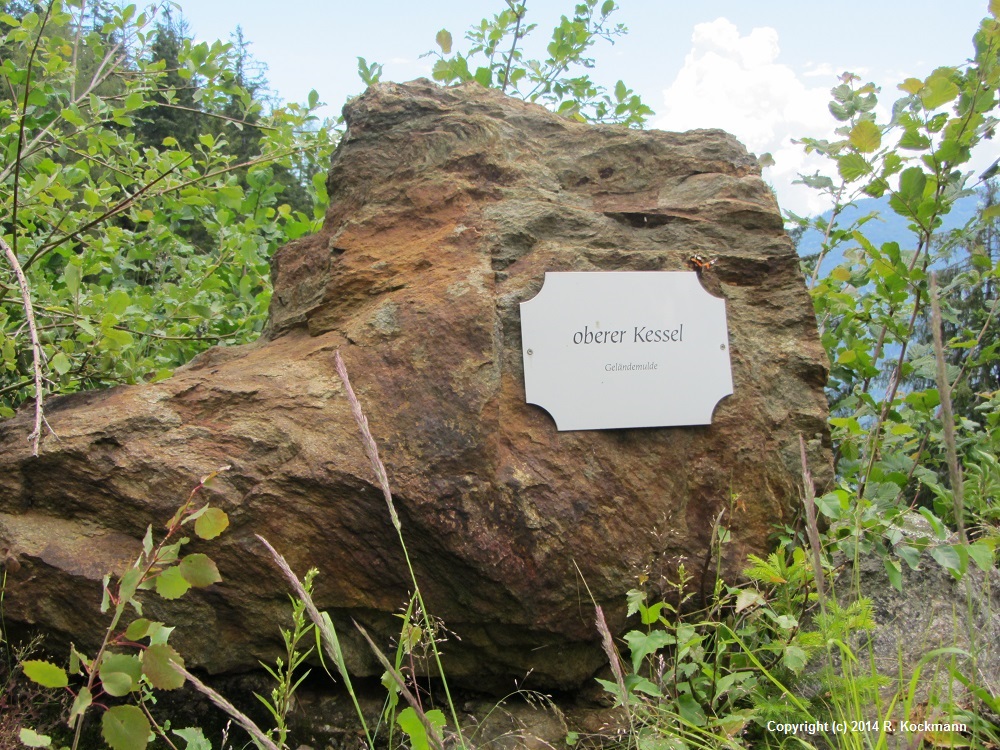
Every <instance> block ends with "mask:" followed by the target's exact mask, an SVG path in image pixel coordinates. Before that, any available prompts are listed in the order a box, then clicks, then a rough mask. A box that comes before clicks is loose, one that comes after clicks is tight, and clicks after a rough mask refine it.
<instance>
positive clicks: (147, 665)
mask: <svg viewBox="0 0 1000 750" xmlns="http://www.w3.org/2000/svg"><path fill="white" fill-rule="evenodd" d="M226 469H228V467H224V468H222V469H219V471H225V470H226ZM217 474H218V472H212V473H210V474H208V475H207V476H205V477H203V478H202V480H201V482H200V483H199V484H198V485H197V486H196V487H195V488H194V489H193V490H192V491H191V494H190V495H188V498H187V500H186V501H185V502H184V504H183V505H181V507H180V508H178V510H177V512H176V513H175V514H174V516H173V518H171V519H170V521H169V522H168V523H167V525H166V533H165V534H164V536H163V538H162V539H161V540H160V541H159V542H158V543H154V538H153V527H152V526H149V527H148V528H147V529H146V535H145V537H143V540H142V552H141V554H140V555H139V556H138V557H137V558H136V560H135V561H134V562H133V563H132V564H131V565H130V566H129V568H128V569H127V570H126V571H125V572H124V573H123V574H122V575H121V576H120V577H119V578H118V579H117V580H114V581H112V577H111V576H110V575H107V576H105V577H104V597H103V599H102V602H101V612H102V613H105V614H106V613H108V612H111V619H110V621H109V623H108V627H107V630H106V631H105V634H104V640H103V642H102V643H101V645H100V647H99V648H98V650H97V652H96V653H95V654H94V656H93V657H88V656H87V655H86V654H84V653H82V652H80V651H79V650H78V649H77V648H76V646H71V647H70V654H69V659H68V666H67V667H63V666H60V665H59V664H55V663H53V662H50V661H46V660H42V659H26V660H24V661H22V662H21V668H22V670H23V671H24V675H25V677H27V678H28V679H29V680H31V681H33V682H35V683H37V684H38V685H40V686H41V687H43V688H50V689H54V690H63V691H68V692H69V694H70V695H71V696H72V706H71V708H70V711H69V717H68V722H67V723H68V724H69V728H70V729H71V730H73V732H74V734H73V739H72V743H71V748H72V750H76V748H77V747H79V746H80V741H81V736H82V731H83V726H84V722H85V719H86V717H87V715H88V714H89V713H90V712H91V711H92V710H95V709H96V710H99V711H100V712H101V736H102V738H103V739H104V741H105V743H106V744H107V746H108V747H109V748H111V749H112V750H141V749H142V748H145V747H146V746H147V745H148V744H149V742H150V741H151V739H152V737H153V733H154V732H155V734H156V735H159V736H161V737H164V738H167V731H166V729H165V728H164V727H163V726H161V725H160V724H158V723H157V722H156V720H155V719H154V718H153V715H152V713H151V711H150V705H152V704H155V702H156V700H155V691H157V690H176V689H177V688H179V687H181V686H182V685H183V684H184V677H183V676H182V675H180V674H179V673H178V672H177V671H176V670H175V668H174V667H175V666H181V667H183V666H184V661H183V659H182V658H181V656H180V654H178V653H177V652H176V651H175V650H174V648H173V647H172V646H171V645H170V644H169V643H168V640H169V638H170V635H171V633H172V632H173V630H174V628H172V627H169V626H167V625H166V624H164V623H162V622H154V621H151V620H149V619H147V618H145V617H143V605H142V600H141V598H140V597H141V594H140V592H143V591H149V590H155V591H156V593H157V594H158V595H159V596H160V597H161V598H163V599H177V598H179V597H181V596H184V594H186V593H187V592H188V591H189V590H190V589H191V588H203V587H206V586H211V585H212V584H215V583H218V582H219V581H220V580H221V577H220V575H219V570H218V568H217V567H216V565H215V563H214V562H213V561H212V559H211V558H210V557H208V556H207V555H205V554H203V553H200V552H195V553H192V554H188V555H182V554H181V550H182V548H183V547H184V546H185V545H187V544H188V543H189V542H190V541H191V540H190V538H189V537H185V536H180V534H181V533H182V532H183V531H184V528H183V527H184V526H187V525H189V524H190V525H191V527H192V528H193V529H194V532H195V535H196V536H198V537H200V538H201V539H214V538H215V537H217V536H218V535H219V534H221V533H222V532H223V531H225V529H226V527H227V526H228V525H229V518H228V517H227V516H226V514H225V512H224V511H222V510H220V509H218V508H213V507H212V506H210V505H208V504H205V505H203V506H201V507H200V508H199V507H197V506H196V502H195V500H196V497H197V495H198V493H199V492H200V491H201V490H202V489H203V488H204V487H205V486H206V485H207V484H208V483H209V482H211V480H212V479H214V478H215V476H216V475H217ZM126 614H134V615H135V617H133V618H131V621H130V622H129V623H128V625H127V626H125V627H122V620H123V618H125V616H126ZM142 641H146V643H142ZM116 698H126V699H127V700H128V701H130V702H128V703H117V704H116V705H107V704H109V703H114V702H115V701H114V699H116ZM173 733H174V734H175V735H177V736H181V737H184V736H185V733H186V734H187V735H188V740H189V742H188V747H189V748H197V747H199V745H198V744H197V741H195V743H194V744H192V741H191V737H196V736H197V738H198V739H199V740H201V741H204V737H203V736H201V732H200V730H197V729H188V730H180V731H177V730H174V732H173ZM21 741H22V742H24V743H25V744H27V745H28V746H29V747H50V746H52V738H50V737H48V736H45V735H41V734H38V733H36V732H35V731H34V730H33V729H31V728H29V727H24V728H22V730H21ZM167 741H168V742H169V739H167Z"/></svg>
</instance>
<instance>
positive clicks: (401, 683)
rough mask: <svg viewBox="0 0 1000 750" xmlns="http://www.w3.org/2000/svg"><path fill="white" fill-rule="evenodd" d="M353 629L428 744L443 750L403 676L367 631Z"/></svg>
mask: <svg viewBox="0 0 1000 750" xmlns="http://www.w3.org/2000/svg"><path fill="white" fill-rule="evenodd" d="M354 627H356V628H357V629H358V632H360V633H361V637H362V638H364V639H365V642H366V643H367V644H368V647H369V648H370V649H371V650H372V653H373V654H375V658H376V659H378V661H379V664H381V665H382V668H383V669H385V671H386V672H388V673H389V676H390V677H391V678H392V681H393V682H395V683H396V687H398V688H399V692H400V693H402V694H403V697H404V698H405V699H406V702H407V703H409V704H410V707H411V708H412V709H413V712H414V713H415V714H416V715H417V718H418V719H420V723H421V724H423V725H424V731H425V732H426V733H427V739H428V741H429V742H430V744H431V745H433V746H434V747H435V748H437V750H444V743H442V742H441V737H440V736H439V735H438V730H437V728H436V727H435V726H434V725H433V724H431V721H430V719H428V718H427V714H425V713H424V710H423V708H422V707H421V705H420V701H419V700H418V699H417V697H416V696H415V695H414V694H413V693H412V692H411V691H410V689H409V688H408V687H407V686H406V680H404V679H403V676H402V675H401V674H400V673H399V672H398V671H396V668H395V667H393V666H392V664H391V663H389V660H388V659H387V658H385V654H383V653H382V651H381V649H379V647H378V646H376V645H375V641H373V640H372V639H371V636H370V635H368V631H366V630H365V629H364V628H363V627H361V625H360V624H358V623H357V622H355V623H354Z"/></svg>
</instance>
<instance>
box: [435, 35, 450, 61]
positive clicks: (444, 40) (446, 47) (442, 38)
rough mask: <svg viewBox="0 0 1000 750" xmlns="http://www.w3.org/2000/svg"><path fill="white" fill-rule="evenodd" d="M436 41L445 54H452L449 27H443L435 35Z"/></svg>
mask: <svg viewBox="0 0 1000 750" xmlns="http://www.w3.org/2000/svg"><path fill="white" fill-rule="evenodd" d="M434 41H435V42H437V46H438V47H440V48H441V51H442V52H443V53H444V54H446V55H450V54H451V32H450V31H448V29H441V31H439V32H438V33H437V36H435V37H434Z"/></svg>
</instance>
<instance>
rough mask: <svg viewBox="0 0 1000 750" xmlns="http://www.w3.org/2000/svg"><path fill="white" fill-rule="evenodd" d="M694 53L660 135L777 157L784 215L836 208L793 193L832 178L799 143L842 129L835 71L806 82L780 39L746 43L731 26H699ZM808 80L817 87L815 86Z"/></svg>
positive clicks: (822, 68) (766, 33) (667, 95)
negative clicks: (818, 174) (804, 179)
mask: <svg viewBox="0 0 1000 750" xmlns="http://www.w3.org/2000/svg"><path fill="white" fill-rule="evenodd" d="M691 42H692V48H691V51H690V52H689V53H688V55H687V57H686V58H685V61H684V67H683V68H682V69H681V71H680V72H679V73H678V74H677V77H676V78H675V79H674V81H673V83H671V84H670V87H669V88H667V89H666V90H665V91H664V100H665V104H664V106H663V107H661V108H660V116H659V117H658V118H657V119H656V121H655V122H654V123H653V125H654V127H657V128H662V129H665V130H690V129H693V128H722V129H723V130H727V131H729V132H730V133H732V134H733V135H735V136H736V137H737V138H739V139H740V141H742V142H743V144H744V145H745V146H746V147H747V148H748V149H749V150H750V151H752V152H754V153H756V154H762V153H765V152H769V153H770V154H771V155H772V157H773V158H774V161H775V164H774V166H773V167H771V168H769V169H768V170H767V171H766V172H765V178H766V179H768V180H769V181H770V182H771V183H772V185H773V186H774V188H775V190H776V191H777V193H778V201H779V203H780V205H781V207H782V209H787V210H791V211H794V212H795V213H797V214H811V213H817V212H820V211H823V210H825V209H826V208H827V207H828V206H827V205H826V203H825V202H824V201H823V200H822V199H821V198H820V197H819V195H818V194H817V193H815V191H813V190H811V189H810V188H806V187H805V186H802V185H793V184H792V182H793V181H794V180H795V179H796V177H797V176H798V174H799V173H808V174H811V173H813V172H814V171H816V170H817V169H819V170H820V171H822V172H824V173H830V172H831V167H830V165H829V164H828V163H827V161H826V160H825V159H822V158H820V157H817V156H815V155H806V154H805V153H804V152H803V150H802V147H801V146H798V145H796V144H793V143H792V139H793V138H801V137H803V136H809V137H813V138H831V137H833V129H834V127H836V122H835V121H834V120H833V118H832V117H831V116H830V113H829V110H828V109H827V103H828V102H829V90H830V87H831V86H832V85H834V84H835V83H836V80H835V77H834V76H833V75H831V74H830V73H829V72H828V71H830V70H832V68H830V67H829V66H827V65H819V64H814V65H811V66H810V71H809V73H806V74H803V75H802V76H800V75H798V74H797V73H796V72H795V71H794V70H793V69H792V68H790V67H789V66H787V65H783V64H781V63H779V62H778V61H777V60H778V56H779V53H780V48H779V46H778V32H777V31H776V30H775V29H773V28H770V27H761V28H755V29H753V30H751V31H750V33H749V34H747V35H746V36H742V35H741V34H740V31H739V29H738V28H737V27H736V25H735V24H733V23H732V22H730V21H728V20H727V19H725V18H718V19H716V20H715V21H712V22H711V23H702V24H698V25H697V26H695V28H694V34H693V35H692V38H691ZM806 75H810V77H815V78H814V80H815V81H816V85H814V86H807V85H806V84H805V82H804V81H803V78H804V77H805V76H806Z"/></svg>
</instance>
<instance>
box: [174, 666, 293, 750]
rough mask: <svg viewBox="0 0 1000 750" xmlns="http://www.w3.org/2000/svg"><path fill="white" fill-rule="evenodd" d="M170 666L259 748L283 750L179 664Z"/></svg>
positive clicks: (247, 718)
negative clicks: (225, 714) (231, 720)
mask: <svg viewBox="0 0 1000 750" xmlns="http://www.w3.org/2000/svg"><path fill="white" fill-rule="evenodd" d="M171 666H172V667H173V668H174V669H175V670H176V671H177V672H178V673H179V674H181V675H183V677H184V679H185V680H187V681H188V682H190V683H191V684H192V685H193V686H194V688H195V690H197V691H198V692H199V693H202V694H203V695H206V696H208V699H209V700H210V701H212V703H214V704H215V705H216V706H218V707H219V708H221V709H222V710H223V711H225V712H226V713H227V714H229V715H230V716H231V717H232V718H233V721H235V722H236V723H237V724H239V725H240V726H241V727H243V728H244V729H245V730H246V731H247V733H248V734H249V735H250V736H251V737H253V738H254V741H256V742H257V744H258V745H259V746H260V747H262V748H264V750H283V747H281V748H279V747H278V746H277V745H275V744H274V743H273V742H272V741H271V738H270V737H268V736H267V735H266V734H264V732H263V731H261V729H260V727H258V726H257V725H256V724H255V723H254V722H253V719H251V718H250V717H249V716H247V715H246V714H244V713H243V712H241V711H240V710H239V709H238V708H236V706H234V705H233V704H232V703H230V702H229V701H227V700H226V699H225V698H223V697H222V696H221V695H220V694H219V693H217V692H216V691H215V690H213V689H212V688H210V687H209V686H208V685H206V684H205V683H204V682H202V681H201V680H199V679H198V678H197V677H195V676H194V675H193V674H191V673H190V672H188V671H187V670H186V669H184V667H182V666H181V665H180V664H177V663H176V662H172V663H171Z"/></svg>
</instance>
